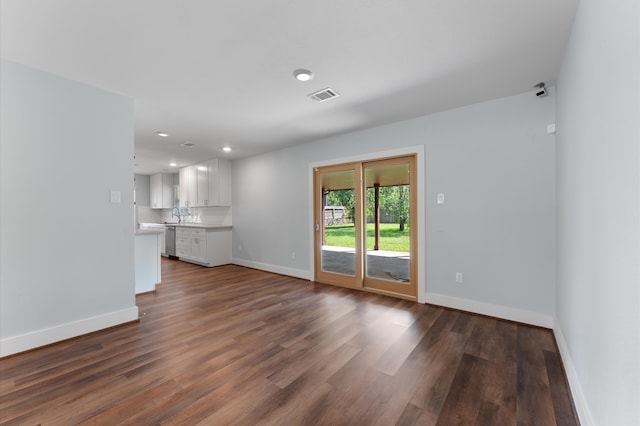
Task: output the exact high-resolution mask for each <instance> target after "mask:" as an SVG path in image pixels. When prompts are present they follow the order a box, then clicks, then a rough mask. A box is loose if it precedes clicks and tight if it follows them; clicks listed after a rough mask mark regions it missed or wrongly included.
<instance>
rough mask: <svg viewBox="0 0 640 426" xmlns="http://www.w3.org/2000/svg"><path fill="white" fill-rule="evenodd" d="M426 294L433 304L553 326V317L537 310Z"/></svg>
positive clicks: (525, 322)
mask: <svg viewBox="0 0 640 426" xmlns="http://www.w3.org/2000/svg"><path fill="white" fill-rule="evenodd" d="M426 296H427V303H432V304H434V305H440V306H445V307H447V308H454V309H460V310H462V311H468V312H473V313H476V314H482V315H487V316H491V317H496V318H501V319H506V320H510V321H517V322H521V323H524V324H530V325H535V326H538V327H545V328H552V327H553V317H552V316H551V315H545V314H541V313H539V312H533V311H527V310H523V309H516V308H511V307H509V306H503V305H493V304H491V303H484V302H478V301H476V300H470V299H461V298H458V297H453V296H447V295H444V294H438V293H429V292H427V295H426Z"/></svg>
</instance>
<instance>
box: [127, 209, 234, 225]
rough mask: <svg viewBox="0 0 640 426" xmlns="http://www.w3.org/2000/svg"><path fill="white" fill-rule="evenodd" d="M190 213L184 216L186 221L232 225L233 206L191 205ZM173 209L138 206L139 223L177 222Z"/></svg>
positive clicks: (183, 220) (183, 219)
mask: <svg viewBox="0 0 640 426" xmlns="http://www.w3.org/2000/svg"><path fill="white" fill-rule="evenodd" d="M188 210H189V212H191V214H190V215H188V216H184V217H183V218H182V222H184V223H205V224H208V225H232V218H231V207H190V208H189V209H188ZM173 212H174V210H173V209H152V208H150V207H143V206H139V207H138V223H164V222H177V221H178V218H177V217H175V216H172V213H173Z"/></svg>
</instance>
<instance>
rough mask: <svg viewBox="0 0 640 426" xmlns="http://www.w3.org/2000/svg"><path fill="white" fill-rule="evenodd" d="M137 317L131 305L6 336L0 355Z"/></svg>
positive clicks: (14, 352)
mask: <svg viewBox="0 0 640 426" xmlns="http://www.w3.org/2000/svg"><path fill="white" fill-rule="evenodd" d="M137 319H138V307H137V306H132V307H131V308H127V309H122V310H119V311H114V312H109V313H107V314H103V315H98V316H95V317H91V318H85V319H82V320H79V321H74V322H70V323H66V324H61V325H57V326H55V327H50V328H45V329H42V330H37V331H32V332H30V333H26V334H21V335H19V336H13V337H8V338H6V339H2V340H0V357H5V356H8V355H13V354H17V353H19V352H24V351H28V350H30V349H35V348H38V347H40V346H45V345H49V344H51V343H55V342H59V341H62V340H66V339H70V338H72V337H77V336H81V335H83V334H87V333H92V332H94V331H98V330H102V329H104V328H109V327H113V326H115V325H118V324H123V323H125V322H130V321H135V320H137Z"/></svg>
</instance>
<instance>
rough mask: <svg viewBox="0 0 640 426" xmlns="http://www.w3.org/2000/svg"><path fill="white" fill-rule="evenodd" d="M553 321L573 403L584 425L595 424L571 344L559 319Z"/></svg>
mask: <svg viewBox="0 0 640 426" xmlns="http://www.w3.org/2000/svg"><path fill="white" fill-rule="evenodd" d="M553 323H554V326H553V335H554V336H555V338H556V342H557V344H558V351H559V352H560V358H561V359H562V364H563V366H564V371H565V374H566V375H567V381H568V382H569V391H570V392H571V397H572V398H573V405H574V406H575V407H576V412H577V413H578V419H579V420H580V424H581V425H582V426H593V425H595V423H594V421H593V417H592V416H591V410H589V405H588V404H587V400H586V398H585V396H584V392H583V391H582V386H580V380H579V378H578V373H577V372H576V368H575V366H574V364H573V360H572V358H571V353H570V352H569V346H567V341H566V340H565V338H564V334H563V333H562V328H561V327H560V324H559V323H558V319H557V318H554V320H553Z"/></svg>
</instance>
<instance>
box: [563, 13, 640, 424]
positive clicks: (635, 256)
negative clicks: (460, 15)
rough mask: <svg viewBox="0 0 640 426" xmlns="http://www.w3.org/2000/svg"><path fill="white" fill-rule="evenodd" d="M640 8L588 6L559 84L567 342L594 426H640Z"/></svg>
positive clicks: (567, 359)
mask: <svg viewBox="0 0 640 426" xmlns="http://www.w3.org/2000/svg"><path fill="white" fill-rule="evenodd" d="M639 28H640V3H639V2H638V1H637V0H621V1H614V2H605V1H596V0H582V1H581V2H580V5H579V9H578V12H577V15H576V19H575V22H574V27H573V32H572V35H571V39H570V42H569V45H568V48H567V53H566V56H565V58H564V62H563V65H562V69H561V72H560V75H559V77H558V84H557V87H558V93H557V125H558V133H557V151H556V157H557V170H558V171H557V237H558V240H557V251H558V268H557V308H556V316H557V319H556V327H555V332H556V336H557V340H558V343H559V346H560V349H561V351H562V355H563V359H564V363H565V368H566V370H567V374H568V377H569V380H570V384H571V388H572V391H573V394H574V400H575V402H576V406H577V408H578V411H579V414H580V418H581V421H582V423H583V424H584V425H590V424H597V425H603V426H604V425H620V426H622V425H638V424H640V172H639V170H640V32H639Z"/></svg>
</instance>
